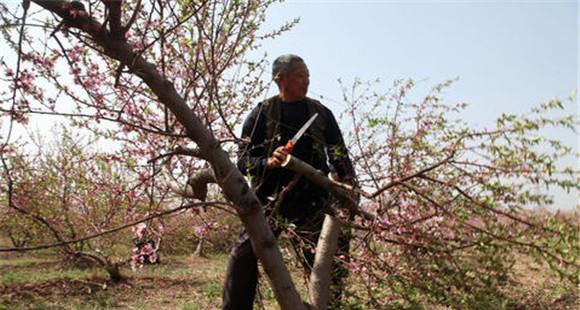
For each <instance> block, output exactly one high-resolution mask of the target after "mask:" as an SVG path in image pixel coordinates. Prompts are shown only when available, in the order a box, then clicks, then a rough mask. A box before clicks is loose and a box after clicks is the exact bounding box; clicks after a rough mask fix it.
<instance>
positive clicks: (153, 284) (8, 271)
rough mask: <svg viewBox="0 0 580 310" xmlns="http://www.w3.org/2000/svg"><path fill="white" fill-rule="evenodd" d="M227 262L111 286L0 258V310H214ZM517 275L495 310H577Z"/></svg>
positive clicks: (147, 272) (92, 276)
mask: <svg viewBox="0 0 580 310" xmlns="http://www.w3.org/2000/svg"><path fill="white" fill-rule="evenodd" d="M226 260H227V256H226V255H225V254H221V255H215V256H212V257H210V258H201V257H195V256H173V257H163V259H162V264H160V265H149V266H145V267H144V268H142V269H139V270H137V271H135V272H133V271H131V270H130V269H128V268H126V269H123V274H124V275H125V276H126V277H127V281H125V282H123V283H112V282H110V281H109V280H108V278H107V275H106V274H105V273H104V272H103V271H102V270H99V269H80V268H71V267H70V266H63V265H62V264H61V263H60V262H59V261H58V260H56V259H55V258H54V257H52V256H50V255H44V256H42V255H35V256H30V255H24V254H19V255H11V256H2V257H0V310H7V309H10V310H12V309H35V310H40V309H50V310H52V309H79V310H80V309H86V310H88V309H95V310H96V309H182V310H198V309H199V310H201V309H219V306H220V301H221V289H222V283H223V275H224V273H225V266H226ZM516 271H517V272H518V273H520V276H521V278H522V279H523V281H525V283H526V285H525V287H511V288H508V289H509V293H510V294H511V295H512V296H513V298H512V299H513V300H516V301H517V302H516V303H512V305H511V306H510V307H502V308H500V309H526V310H527V309H574V310H575V309H580V301H579V299H578V296H579V295H578V288H576V289H574V288H573V287H570V286H568V287H566V286H562V285H559V284H558V283H559V282H558V281H557V279H554V278H549V277H545V276H543V275H542V273H541V271H542V268H541V267H540V266H534V265H533V264H531V265H530V264H527V265H524V264H522V265H521V266H519V267H518V268H517V270H516ZM294 272H295V273H298V271H297V270H294ZM262 281H264V282H266V281H265V280H264V279H262ZM259 295H260V296H261V298H260V300H261V305H257V307H256V309H267V310H270V309H278V307H277V306H276V303H275V300H274V297H273V294H272V292H271V291H270V290H269V288H268V287H267V285H261V286H260V292H259ZM357 309H360V308H357ZM422 309H448V308H445V307H429V306H425V307H423V308H422Z"/></svg>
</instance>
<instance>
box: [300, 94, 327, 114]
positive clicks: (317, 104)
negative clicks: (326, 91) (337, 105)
mask: <svg viewBox="0 0 580 310" xmlns="http://www.w3.org/2000/svg"><path fill="white" fill-rule="evenodd" d="M305 100H306V102H308V103H309V104H311V105H313V106H314V107H315V109H317V110H318V111H322V112H324V113H326V114H332V111H331V110H330V109H329V108H328V107H327V106H325V105H324V104H322V102H320V101H319V100H316V99H313V98H310V97H306V98H305Z"/></svg>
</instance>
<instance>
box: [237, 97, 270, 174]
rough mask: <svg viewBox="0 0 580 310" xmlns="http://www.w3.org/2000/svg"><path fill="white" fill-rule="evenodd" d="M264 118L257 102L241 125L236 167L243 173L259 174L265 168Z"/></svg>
mask: <svg viewBox="0 0 580 310" xmlns="http://www.w3.org/2000/svg"><path fill="white" fill-rule="evenodd" d="M265 136H266V120H265V118H264V113H263V111H261V104H258V106H256V107H255V108H254V109H253V110H252V111H251V112H250V114H249V115H248V117H247V118H246V120H245V121H244V125H243V126H242V137H241V138H242V142H240V143H238V169H239V170H240V171H241V172H242V174H244V175H252V176H257V175H261V174H262V173H263V172H264V171H265V168H266V160H267V154H266V147H265V143H264V142H265V141H264V140H265Z"/></svg>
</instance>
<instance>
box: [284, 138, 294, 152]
mask: <svg viewBox="0 0 580 310" xmlns="http://www.w3.org/2000/svg"><path fill="white" fill-rule="evenodd" d="M293 148H294V143H292V140H288V142H286V145H284V150H286V152H288V153H290V152H292V149H293Z"/></svg>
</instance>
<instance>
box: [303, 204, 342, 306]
mask: <svg viewBox="0 0 580 310" xmlns="http://www.w3.org/2000/svg"><path fill="white" fill-rule="evenodd" d="M340 226H341V225H340V222H339V221H338V220H337V219H336V218H335V217H334V216H331V215H328V214H327V215H326V217H325V218H324V223H323V224H322V231H321V232H320V237H319V238H318V243H317V245H316V256H315V258H314V266H313V267H312V272H311V273H310V284H309V286H308V296H309V298H310V308H311V310H326V308H327V307H328V301H329V299H330V282H331V280H332V262H333V261H334V255H335V254H336V250H337V248H338V237H339V235H340Z"/></svg>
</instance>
